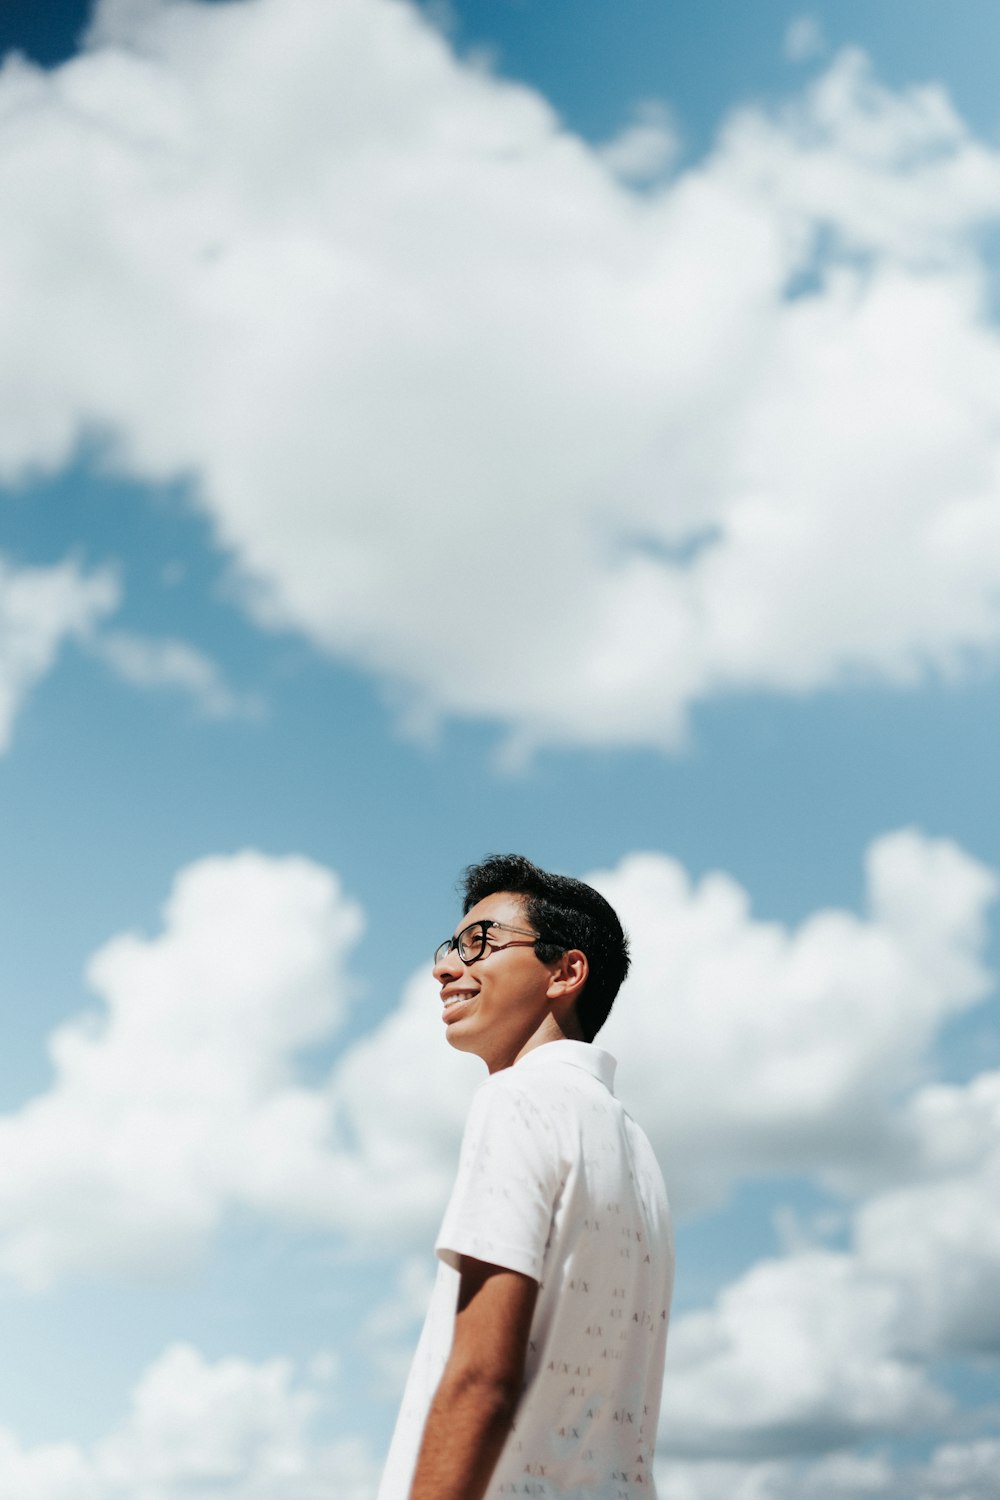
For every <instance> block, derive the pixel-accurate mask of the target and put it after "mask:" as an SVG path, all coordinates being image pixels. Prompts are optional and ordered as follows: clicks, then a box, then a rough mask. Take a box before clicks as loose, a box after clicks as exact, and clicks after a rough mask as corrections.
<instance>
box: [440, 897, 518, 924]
mask: <svg viewBox="0 0 1000 1500" xmlns="http://www.w3.org/2000/svg"><path fill="white" fill-rule="evenodd" d="M486 920H489V921H491V922H512V923H513V924H514V926H515V927H523V926H524V925H525V921H526V918H525V915H524V902H523V900H522V898H521V897H520V896H515V895H513V894H512V893H511V892H510V891H494V893H493V894H492V895H491V896H484V897H483V899H482V901H477V902H476V904H475V906H473V907H470V908H469V910H468V911H467V912H466V914H465V916H464V917H460V918H459V920H458V922H457V923H456V926H455V931H456V932H460V931H461V930H462V928H463V927H468V925H469V923H470V922H482V921H486Z"/></svg>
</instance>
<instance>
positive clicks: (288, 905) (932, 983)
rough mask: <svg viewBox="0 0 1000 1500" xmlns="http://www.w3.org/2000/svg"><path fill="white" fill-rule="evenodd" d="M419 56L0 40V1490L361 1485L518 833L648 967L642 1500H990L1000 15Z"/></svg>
mask: <svg viewBox="0 0 1000 1500" xmlns="http://www.w3.org/2000/svg"><path fill="white" fill-rule="evenodd" d="M427 15H428V16H429V18H430V19H426V18H423V17H422V14H421V13H420V12H417V11H415V10H412V9H410V8H407V7H404V6H395V5H394V6H386V5H382V4H376V3H375V0H344V3H343V4H338V5H336V6H329V5H321V4H314V3H310V0H259V3H254V4H250V3H233V4H197V3H195V4H190V5H185V6H168V5H165V4H164V3H162V0H143V3H142V4H139V5H135V6H128V5H125V4H118V5H115V4H112V3H108V4H105V5H104V6H103V7H101V8H100V9H99V10H98V12H97V14H96V17H95V18H94V21H95V24H94V27H93V30H92V31H91V33H90V37H89V41H88V42H87V44H86V47H85V49H84V50H83V51H78V48H79V47H81V46H82V45H83V44H82V43H81V41H80V38H81V36H82V32H83V26H84V25H85V23H86V20H87V11H86V9H85V8H84V7H82V6H69V5H66V6H58V5H53V6H47V7H45V8H44V10H40V9H39V8H37V7H28V6H21V5H9V6H7V7H5V8H4V11H3V16H2V28H3V29H2V30H0V43H2V46H3V48H4V50H5V52H11V51H18V52H19V53H20V54H21V59H20V60H16V59H8V62H7V64H6V65H5V69H4V72H3V74H2V75H0V178H2V190H3V194H4V197H5V201H7V203H8V204H9V205H10V212H9V214H8V226H7V228H6V229H5V230H4V231H2V232H0V265H2V266H3V267H4V281H5V284H6V285H8V287H11V288H13V289H14V295H12V297H11V298H9V299H8V306H7V308H6V310H5V312H4V313H3V314H2V316H3V319H4V332H3V337H2V339H0V347H2V348H3V350H4V353H3V355H2V356H0V358H2V360H3V382H4V384H3V390H4V393H5V394H4V399H3V401H2V403H0V408H2V415H0V483H2V486H3V489H2V504H0V741H2V744H3V753H2V757H0V827H2V829H3V838H2V844H0V897H2V899H0V913H2V914H3V915H2V916H0V995H2V996H3V999H4V1005H3V1016H4V1021H3V1027H4V1030H3V1039H4V1046H3V1049H2V1052H0V1058H2V1064H0V1153H2V1155H3V1158H4V1160H5V1162H6V1163H7V1164H8V1165H7V1169H6V1171H5V1174H4V1176H5V1178H6V1186H4V1187H2V1188H0V1297H2V1299H3V1315H4V1324H5V1330H6V1331H5V1349H6V1350H7V1356H8V1357H7V1359H6V1360H5V1361H3V1364H2V1368H0V1500H6V1497H7V1496H8V1495H9V1496H11V1497H12V1500H13V1497H14V1496H15V1495H16V1496H17V1500H24V1497H25V1496H26V1495H28V1496H31V1497H32V1500H119V1497H123V1496H125V1495H134V1494H137V1493H142V1494H148V1495H149V1496H150V1497H154V1496H155V1497H156V1500H179V1497H180V1496H181V1495H182V1494H183V1495H185V1496H189V1495H190V1494H192V1493H194V1494H197V1495H198V1496H199V1500H201V1497H205V1500H208V1497H213V1500H214V1497H223V1496H225V1497H234V1500H235V1497H238V1500H271V1497H272V1496H274V1497H277V1496H278V1495H279V1494H280V1495H281V1496H282V1497H283V1500H313V1497H314V1496H316V1495H319V1494H321V1493H324V1494H325V1493H336V1494H338V1495H342V1496H346V1497H348V1500H368V1497H370V1496H371V1495H373V1493H374V1489H373V1485H374V1476H375V1475H376V1474H377V1471H378V1466H379V1462H380V1459H381V1455H382V1452H383V1450H384V1446H385V1443H386V1441H387V1436H388V1431H389V1427H390V1424H391V1420H392V1416H393V1412H394V1404H395V1401H396V1399H397V1396H398V1391H399V1386H400V1380H401V1372H402V1371H403V1370H404V1369H405V1364H406V1359H407V1354H408V1350H409V1348H410V1347H411V1345H412V1341H413V1339H414V1337H415V1333H416V1329H417V1327H418V1324H419V1316H420V1311H421V1307H422V1302H423V1298H424V1296H425V1292H426V1281H427V1276H428V1273H429V1269H430V1267H431V1264H432V1256H431V1255H430V1251H429V1247H430V1245H431V1243H432V1239H433V1227H434V1222H435V1218H436V1216H437V1215H438V1214H439V1213H440V1209H441V1207H442V1195H443V1193H444V1191H445V1190H446V1188H447V1183H448V1180H449V1176H450V1172H451V1169H452V1166H453V1162H454V1155H455V1150H456V1148H457V1140H458V1132H459V1131H460V1126H461V1118H462V1112H463V1109H464V1103H465V1100H466V1099H467V1098H468V1093H469V1090H470V1088H471V1087H473V1086H474V1084H475V1081H476V1078H477V1076H478V1075H477V1074H476V1073H475V1071H472V1072H470V1070H469V1069H468V1068H466V1067H465V1066H464V1061H465V1060H463V1059H460V1058H456V1057H454V1056H452V1055H450V1054H448V1053H447V1052H446V1050H445V1049H444V1047H443V1044H442V1041H441V1038H440V1036H439V1022H438V1016H437V1010H436V1006H435V1003H434V988H433V985H432V984H429V982H428V980H427V977H426V963H427V956H428V954H429V953H430V951H431V950H432V949H433V946H434V944H435V942H436V941H437V940H439V938H440V937H441V936H442V935H444V934H445V933H446V932H447V931H449V930H450V928H451V924H452V922H453V919H454V915H455V912H454V894H453V893H454V883H455V880H456V878H457V876H458V874H459V871H460V869H461V867H462V866H463V865H464V864H465V863H466V862H468V861H469V860H472V859H475V858H478V857H479V856H480V855H482V854H483V853H485V852H486V851H488V850H491V849H508V848H513V849H520V850H523V851H524V852H526V853H528V854H529V855H531V856H532V857H533V858H536V859H537V860H539V861H540V862H541V863H543V864H547V865H550V866H552V867H555V868H559V869H563V870H566V871H569V872H572V873H575V874H578V875H583V876H592V877H593V878H594V879H595V880H596V881H597V882H598V883H600V884H601V885H602V887H603V888H604V889H606V890H607V892H608V894H609V895H610V896H611V897H612V899H614V900H615V901H616V902H617V904H618V905H619V906H620V909H621V910H622V912H623V915H624V917H625V919H626V922H627V924H628V925H629V927H630V930H631V931H632V933H633V939H634V943H635V948H636V965H635V972H634V977H633V979H632V980H631V981H630V985H629V988H628V989H627V990H626V992H625V993H624V994H623V996H622V1000H621V1004H620V1006H619V1007H618V1013H617V1014H616V1016H615V1017H614V1018H613V1021H612V1022H611V1023H609V1027H608V1034H607V1045H608V1046H609V1048H610V1049H611V1050H613V1051H615V1052H616V1053H618V1054H619V1056H620V1059H621V1067H620V1085H621V1092H622V1094H623V1097H625V1098H626V1100H627V1101H628V1103H629V1104H630V1105H631V1106H632V1107H633V1108H634V1110H635V1113H636V1114H637V1116H638V1117H639V1118H640V1119H642V1120H643V1121H644V1123H646V1124H647V1126H648V1128H649V1130H650V1133H651V1135H652V1136H653V1139H654V1143H655V1144H656V1146H657V1149H658V1151H659V1152H660V1154H661V1156H662V1157H663V1159H664V1165H665V1170H666V1173H667V1178H668V1185H669V1186H670V1188H671V1191H672V1194H673V1196H674V1199H675V1204H676V1208H677V1212H678V1217H679V1220H680V1231H679V1271H678V1286H677V1303H676V1317H675V1324H674V1331H673V1336H672V1345H671V1351H670V1356H669V1359H668V1383H667V1391H666V1397H665V1404H664V1415H663V1426H662V1430H661V1444H660V1459H659V1469H658V1473H659V1477H660V1484H661V1492H662V1495H663V1496H664V1500H715V1497H716V1496H719V1497H721V1496H722V1495H726V1496H732V1495H733V1494H746V1495H748V1496H752V1497H753V1500H757V1497H761V1500H786V1497H789V1500H790V1497H792V1496H795V1497H799V1496H811V1495H816V1496H822V1497H823V1500H828V1497H829V1500H840V1497H842V1496H847V1495H851V1496H857V1495H862V1496H869V1495H870V1496H893V1497H896V1496H911V1495H913V1494H915V1493H926V1494H928V1495H933V1496H939V1495H940V1496H950V1497H957V1496H959V1495H961V1496H964V1497H970V1500H987V1497H988V1496H989V1495H990V1493H991V1490H990V1484H991V1483H992V1482H993V1481H992V1479H991V1476H992V1474H993V1472H994V1471H995V1467H996V1463H997V1461H998V1458H1000V1419H998V1416H997V1413H998V1411H1000V1383H998V1378H997V1363H996V1356H997V1350H998V1348H1000V1300H998V1298H997V1288H996V1278H995V1273H994V1270H993V1267H994V1266H995V1261H996V1254H997V1252H998V1249H1000V1221H998V1219H997V1210H996V1206H995V1204H996V1194H995V1191H994V1189H995V1181H996V1177H995V1174H996V1171H997V1155H996V1153H997V1150H998V1144H997V1143H998V1140H1000V1104H998V1099H1000V1024H998V1023H1000V1007H998V1003H997V998H996V991H995V981H994V977H993V974H994V971H995V969H996V965H997V962H998V959H1000V951H998V945H997V925H996V916H995V904H994V903H995V894H996V877H995V874H994V873H993V872H996V871H998V870H1000V829H998V825H997V818H996V813H995V798H994V796H993V783H994V780H995V772H994V762H995V751H994V749H993V747H994V745H995V743H996V737H997V729H998V727H1000V688H998V682H997V673H996V664H997V644H998V641H1000V612H998V609H997V599H998V598H1000V561H998V559H1000V495H998V489H997V483H998V481H997V474H998V473H1000V466H998V462H997V460H998V446H997V434H998V432H1000V411H998V408H997V399H996V391H997V390H998V389H1000V386H998V384H997V375H998V373H1000V368H998V350H1000V345H998V343H997V337H996V328H995V324H994V323H993V321H992V315H991V312H990V309H991V307H993V306H995V301H996V289H995V285H994V272H993V268H992V263H991V246H992V243H993V240H992V235H993V233H994V227H995V225H996V222H997V219H998V217H1000V150H998V147H1000V142H998V126H1000V117H998V114H997V110H996V105H995V99H994V95H995V89H994V87H993V85H992V79H993V77H995V65H996V57H997V50H998V48H1000V34H998V33H1000V20H998V19H997V17H996V14H995V10H994V8H993V7H992V6H990V5H987V4H985V3H983V4H979V3H972V0H963V3H962V4H956V5H955V6H952V7H949V8H948V9H947V11H946V10H945V9H944V8H943V7H939V6H936V5H932V4H930V3H925V4H913V3H906V4H904V3H895V0H893V3H883V4H881V5H880V6H878V7H870V6H864V5H860V4H847V3H842V4H838V5H829V6H823V7H813V8H812V9H810V10H809V11H808V13H806V12H805V11H802V10H800V9H799V8H797V7H795V6H789V5H780V4H772V3H770V0H767V3H759V4H757V5H755V6H753V7H749V6H740V7H737V6H732V5H728V4H719V3H711V4H708V3H702V4H699V5H697V6H696V5H693V4H676V5H666V4H663V5H654V4H651V3H648V0H647V3H641V0H624V3H622V4H620V5H615V6H614V7H612V6H609V5H607V4H597V3H586V4H579V3H578V4H575V5H572V6H571V5H569V4H566V3H562V0H560V3H552V4H547V5H544V6H542V5H536V4H533V3H531V0H524V3H519V4H514V3H506V0H505V3H502V4H493V5H490V6H486V5H479V4H474V3H468V4H455V5H453V6H451V7H450V8H449V9H448V10H444V9H440V8H434V7H429V8H428V11H427ZM442 37H443V38H444V40H442ZM39 182H44V183H45V184H46V190H45V192H44V193H39V191H38V183H39ZM248 851H251V852H248ZM172 892H173V893H174V894H173V896H172V895H171V893H172ZM168 903H172V904H170V905H168ZM67 1028H68V1029H67ZM741 1486H742V1488H741Z"/></svg>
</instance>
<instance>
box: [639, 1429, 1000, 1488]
mask: <svg viewBox="0 0 1000 1500" xmlns="http://www.w3.org/2000/svg"><path fill="white" fill-rule="evenodd" d="M998 1466H1000V1443H998V1442H997V1440H996V1439H995V1438H984V1439H981V1440H979V1441H978V1442H971V1443H948V1444H945V1445H944V1446H942V1447H939V1448H937V1449H936V1450H935V1451H934V1452H933V1453H932V1454H931V1456H930V1458H929V1459H928V1460H927V1461H926V1462H921V1463H893V1462H891V1461H890V1459H889V1458H888V1457H887V1456H886V1455H885V1454H884V1453H883V1454H877V1455H875V1456H862V1455H860V1454H853V1453H831V1454H826V1455H824V1457H822V1458H820V1459H814V1460H802V1459H797V1458H786V1459H764V1460H750V1461H745V1460H713V1459H703V1460H699V1461H695V1462H692V1461H685V1460H682V1459H677V1458H671V1459H667V1460H665V1461H663V1462H662V1463H661V1464H660V1465H658V1467H657V1471H656V1479H657V1487H658V1491H659V1494H660V1497H661V1500H995V1496H996V1476H997V1470H998Z"/></svg>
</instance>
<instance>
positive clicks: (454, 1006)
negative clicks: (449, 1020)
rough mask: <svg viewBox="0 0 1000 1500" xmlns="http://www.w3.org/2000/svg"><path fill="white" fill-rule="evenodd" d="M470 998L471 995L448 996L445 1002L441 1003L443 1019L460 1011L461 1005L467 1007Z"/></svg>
mask: <svg viewBox="0 0 1000 1500" xmlns="http://www.w3.org/2000/svg"><path fill="white" fill-rule="evenodd" d="M472 998H473V997H472V995H471V994H468V993H462V994H461V995H450V996H449V997H448V999H447V1000H443V1001H442V1002H441V1003H442V1007H443V1008H442V1012H441V1013H442V1015H443V1016H445V1017H448V1016H450V1015H451V1014H452V1013H453V1012H454V1011H457V1010H460V1009H461V1008H462V1006H463V1005H467V1004H468V1003H469V1001H470V1000H471V999H472Z"/></svg>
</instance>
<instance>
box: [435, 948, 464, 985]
mask: <svg viewBox="0 0 1000 1500" xmlns="http://www.w3.org/2000/svg"><path fill="white" fill-rule="evenodd" d="M464 968H465V965H464V964H463V962H462V960H461V959H460V958H459V956H458V949H457V948H452V949H451V950H450V952H448V953H446V954H445V956H444V958H441V959H439V960H438V962H437V963H436V964H435V965H434V967H433V969H432V970H431V973H432V974H433V975H434V978H435V979H436V980H437V982H438V984H445V983H447V981H448V980H449V979H457V978H458V976H459V974H461V972H462V970H463V969H464Z"/></svg>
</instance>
